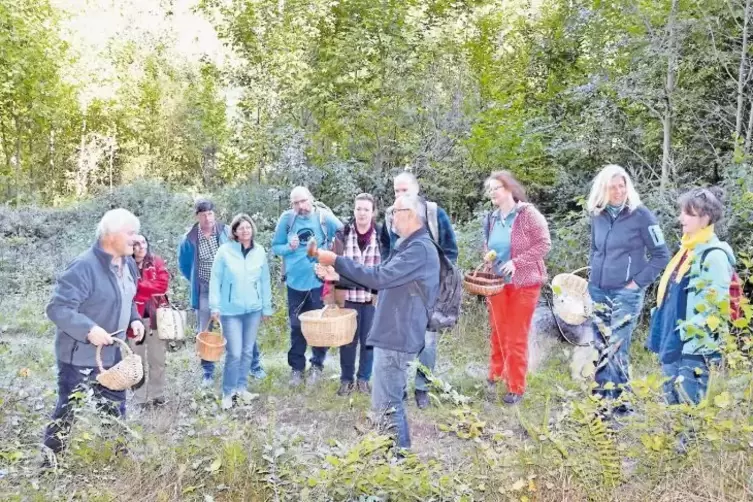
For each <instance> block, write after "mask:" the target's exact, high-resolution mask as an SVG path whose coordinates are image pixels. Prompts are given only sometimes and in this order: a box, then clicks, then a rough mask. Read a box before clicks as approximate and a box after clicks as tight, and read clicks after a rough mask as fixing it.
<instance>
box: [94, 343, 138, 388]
mask: <svg viewBox="0 0 753 502" xmlns="http://www.w3.org/2000/svg"><path fill="white" fill-rule="evenodd" d="M112 340H113V341H114V342H115V343H118V344H119V345H120V350H121V351H124V352H125V354H126V356H125V357H124V358H123V359H122V360H121V361H120V362H119V363H118V364H116V365H115V366H113V367H112V368H110V369H105V368H104V367H103V366H102V346H101V345H97V351H96V353H95V358H96V361H97V366H98V367H99V373H98V374H97V382H99V384H100V385H102V386H104V387H107V388H108V389H110V390H126V389H130V388H131V387H133V386H134V385H136V384H137V383H139V382H140V381H141V379H142V378H144V365H143V364H142V362H141V356H139V355H137V354H134V353H133V351H132V350H131V348H130V347H129V346H128V344H127V343H125V342H124V341H123V340H121V339H120V338H115V337H113V338H112Z"/></svg>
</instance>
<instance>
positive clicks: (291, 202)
mask: <svg viewBox="0 0 753 502" xmlns="http://www.w3.org/2000/svg"><path fill="white" fill-rule="evenodd" d="M308 201H309V200H308V199H301V200H291V201H290V205H291V206H293V207H295V206H300V205H301V204H305V203H307V202H308Z"/></svg>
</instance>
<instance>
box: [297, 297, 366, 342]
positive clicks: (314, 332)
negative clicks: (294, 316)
mask: <svg viewBox="0 0 753 502" xmlns="http://www.w3.org/2000/svg"><path fill="white" fill-rule="evenodd" d="M357 317H358V313H357V312H356V311H355V310H353V309H341V308H340V307H338V306H337V305H325V307H324V308H323V309H317V310H310V311H308V312H304V313H302V314H301V315H299V316H298V319H299V320H300V321H301V331H302V332H303V337H304V338H305V339H306V342H307V343H308V344H309V345H311V346H312V347H341V346H343V345H347V344H348V343H350V342H352V341H353V337H354V336H355V335H356V322H357Z"/></svg>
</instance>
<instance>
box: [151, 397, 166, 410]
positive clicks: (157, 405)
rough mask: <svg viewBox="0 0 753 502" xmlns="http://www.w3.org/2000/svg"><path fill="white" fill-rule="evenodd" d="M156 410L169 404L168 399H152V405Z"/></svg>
mask: <svg viewBox="0 0 753 502" xmlns="http://www.w3.org/2000/svg"><path fill="white" fill-rule="evenodd" d="M150 404H151V405H152V406H154V407H155V408H161V407H162V406H165V405H166V404H167V399H165V398H164V397H157V398H154V399H152V402H151V403H150Z"/></svg>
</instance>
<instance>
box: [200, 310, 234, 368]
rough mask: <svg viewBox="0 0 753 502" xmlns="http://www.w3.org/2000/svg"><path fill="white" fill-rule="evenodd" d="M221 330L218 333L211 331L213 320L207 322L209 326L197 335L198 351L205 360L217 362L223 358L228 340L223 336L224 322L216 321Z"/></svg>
mask: <svg viewBox="0 0 753 502" xmlns="http://www.w3.org/2000/svg"><path fill="white" fill-rule="evenodd" d="M216 324H217V326H218V327H219V329H220V331H219V332H218V333H216V332H214V331H209V328H210V327H211V326H212V321H211V319H210V321H209V322H208V323H207V327H206V329H205V330H204V331H202V332H201V333H199V334H198V335H197V336H196V353H197V354H199V357H200V358H201V359H202V360H203V361H212V362H215V363H216V362H217V361H219V360H220V359H222V354H224V353H225V344H226V343H227V340H225V337H224V336H222V324H221V323H220V321H217V322H216Z"/></svg>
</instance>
